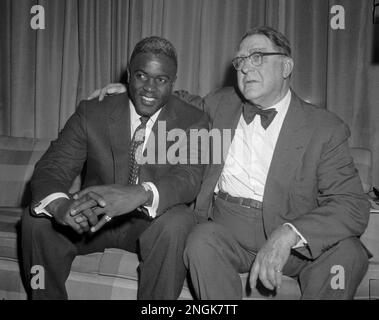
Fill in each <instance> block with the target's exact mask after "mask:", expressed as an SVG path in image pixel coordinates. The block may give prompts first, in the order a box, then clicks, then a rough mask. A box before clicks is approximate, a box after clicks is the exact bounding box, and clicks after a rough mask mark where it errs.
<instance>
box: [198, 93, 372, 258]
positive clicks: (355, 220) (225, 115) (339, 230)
mask: <svg viewBox="0 0 379 320" xmlns="http://www.w3.org/2000/svg"><path fill="white" fill-rule="evenodd" d="M242 103H243V102H242V99H241V97H240V96H239V94H238V92H237V91H236V90H235V89H234V88H224V89H221V90H220V91H217V92H216V93H214V94H211V95H210V96H208V97H207V98H206V99H205V101H204V106H203V108H204V109H205V110H206V111H207V113H208V114H209V116H210V119H211V127H212V128H217V129H232V130H233V131H234V130H235V129H236V127H237V124H238V121H239V118H240V116H241V112H242ZM232 135H233V133H232ZM349 135H350V132H349V129H348V127H347V126H346V125H345V124H344V123H343V122H342V121H341V120H340V119H339V118H337V116H335V115H333V114H332V113H330V112H328V111H326V110H323V109H319V108H316V107H314V106H312V105H310V104H307V103H305V102H304V101H302V100H300V99H299V98H298V97H297V96H296V95H295V94H294V93H293V92H292V99H291V102H290V106H289V109H288V112H287V115H286V117H285V119H284V122H283V126H282V128H281V131H280V134H279V138H278V141H277V144H276V147H275V150H274V154H273V158H272V162H271V165H270V168H269V172H268V176H267V180H266V185H265V190H264V198H263V219H264V228H265V232H266V235H267V236H269V235H270V233H271V232H272V231H273V230H274V229H276V228H277V227H278V226H279V225H282V224H283V223H285V222H290V223H292V224H293V225H294V226H295V227H296V228H297V229H298V230H299V232H300V233H301V234H302V235H303V236H304V237H305V239H306V240H307V242H308V249H306V248H300V249H298V250H299V252H300V253H301V254H303V255H305V256H307V257H308V258H316V257H317V256H319V255H320V254H321V253H323V252H324V251H326V250H327V249H329V248H330V247H331V246H333V245H334V244H336V243H337V242H338V241H340V240H342V239H344V238H347V237H350V236H359V235H361V234H362V233H363V231H364V230H365V228H366V226H367V223H368V216H369V203H368V201H367V199H366V197H365V195H364V193H363V190H362V185H361V182H360V178H359V176H358V174H357V170H356V168H355V166H354V163H353V160H352V157H351V156H350V155H349V149H348V144H347V139H348V137H349ZM229 146H230V144H229V145H227V146H226V148H225V149H224V150H223V153H224V155H226V154H227V151H228V147H229ZM224 159H225V158H224ZM223 165H224V162H223V161H222V163H221V164H218V165H217V164H214V165H212V164H211V165H208V166H207V168H206V169H205V172H204V178H203V183H202V187H201V190H200V193H199V196H198V198H197V201H196V207H195V210H196V211H195V212H196V214H197V215H198V216H199V217H200V219H205V218H209V217H212V201H213V193H214V189H215V186H216V183H217V181H218V179H219V177H220V174H221V171H222V169H223Z"/></svg>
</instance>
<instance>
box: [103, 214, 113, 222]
mask: <svg viewBox="0 0 379 320" xmlns="http://www.w3.org/2000/svg"><path fill="white" fill-rule="evenodd" d="M104 219H105V221H106V222H109V221H111V220H112V217H110V216H108V215H107V214H106V215H105V216H104Z"/></svg>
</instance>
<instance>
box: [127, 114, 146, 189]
mask: <svg viewBox="0 0 379 320" xmlns="http://www.w3.org/2000/svg"><path fill="white" fill-rule="evenodd" d="M149 119H150V118H149V117H146V116H143V117H140V121H141V124H140V125H139V126H138V127H137V129H136V130H135V131H134V135H133V139H132V142H131V144H130V154H129V179H128V184H136V182H137V178H138V176H139V169H140V164H139V163H141V158H142V146H143V143H144V141H145V132H146V124H147V121H149ZM140 146H141V147H140ZM138 147H140V148H138Z"/></svg>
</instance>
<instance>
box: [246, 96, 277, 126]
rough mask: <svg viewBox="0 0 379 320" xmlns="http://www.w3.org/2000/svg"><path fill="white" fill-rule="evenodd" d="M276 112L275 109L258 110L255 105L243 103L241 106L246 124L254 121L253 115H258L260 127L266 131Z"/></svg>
mask: <svg viewBox="0 0 379 320" xmlns="http://www.w3.org/2000/svg"><path fill="white" fill-rule="evenodd" d="M277 113H278V111H276V110H275V108H271V109H260V108H258V107H257V106H256V105H253V104H250V103H245V104H244V105H243V117H244V119H245V121H246V123H247V124H250V122H251V121H253V120H254V117H255V115H257V114H259V115H260V116H261V125H262V127H263V128H264V129H265V130H266V129H267V128H268V126H269V125H270V123H271V122H272V120H274V118H275V116H276V114H277Z"/></svg>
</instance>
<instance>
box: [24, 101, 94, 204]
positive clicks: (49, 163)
mask: <svg viewBox="0 0 379 320" xmlns="http://www.w3.org/2000/svg"><path fill="white" fill-rule="evenodd" d="M85 104H86V102H85V101H82V102H81V103H80V105H79V107H78V109H77V111H76V112H75V113H74V114H73V115H72V116H71V117H70V119H69V120H68V121H67V123H66V125H65V126H64V128H63V130H62V131H61V132H60V133H59V136H58V138H57V139H56V140H55V141H53V142H52V143H51V145H50V147H49V148H48V150H47V151H46V153H45V154H44V155H43V156H42V157H41V159H40V160H39V161H38V162H37V164H36V167H35V170H34V173H33V176H32V179H31V189H32V202H33V203H35V202H39V201H40V200H41V199H43V198H45V197H46V196H48V195H49V194H51V193H54V192H64V193H68V190H69V189H70V187H71V185H72V182H73V181H74V179H75V178H76V177H77V176H78V175H79V174H80V173H81V171H82V168H83V165H84V162H85V161H86V156H87V143H86V136H87V134H86V125H85V114H86V108H85Z"/></svg>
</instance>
